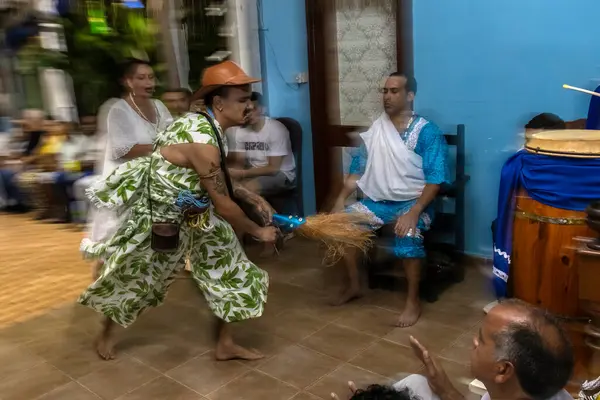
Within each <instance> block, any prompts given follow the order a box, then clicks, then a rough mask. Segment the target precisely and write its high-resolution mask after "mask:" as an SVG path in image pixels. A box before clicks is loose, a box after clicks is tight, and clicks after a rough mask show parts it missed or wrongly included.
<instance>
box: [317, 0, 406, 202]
mask: <svg viewBox="0 0 600 400" xmlns="http://www.w3.org/2000/svg"><path fill="white" fill-rule="evenodd" d="M396 1H397V6H396V26H397V32H396V50H397V58H398V60H397V65H398V70H400V71H404V72H406V73H411V74H412V73H413V70H414V63H413V29H412V26H413V25H412V0H396ZM305 6H306V28H307V29H306V31H307V42H308V76H309V87H310V117H311V127H312V143H313V164H314V171H315V196H316V203H317V209H318V210H322V209H323V207H324V206H326V203H327V197H328V196H329V195H330V194H331V191H332V189H333V190H335V189H336V186H339V183H340V182H335V180H334V177H333V174H332V166H333V163H332V143H333V141H334V140H336V141H337V142H339V141H340V139H341V138H346V139H347V134H348V133H351V132H353V131H355V130H356V129H357V128H358V127H354V126H331V125H329V120H330V119H329V116H328V107H327V104H329V103H328V102H329V100H330V99H329V90H328V88H327V73H328V71H327V68H326V61H325V60H327V61H328V62H337V60H335V59H332V57H331V54H330V55H327V44H326V41H325V40H324V39H323V37H324V36H325V30H326V29H331V27H327V26H326V23H325V18H326V16H327V13H328V12H331V11H332V10H333V7H334V0H305ZM390 72H393V71H390ZM341 140H342V142H344V141H345V142H346V143H345V144H347V145H349V144H350V143H349V140H347V141H346V140H344V139H341Z"/></svg>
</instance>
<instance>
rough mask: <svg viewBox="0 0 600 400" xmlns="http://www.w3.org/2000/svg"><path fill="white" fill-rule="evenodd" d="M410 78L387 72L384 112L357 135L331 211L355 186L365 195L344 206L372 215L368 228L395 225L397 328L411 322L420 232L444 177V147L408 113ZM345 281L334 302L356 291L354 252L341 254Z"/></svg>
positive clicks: (428, 126)
mask: <svg viewBox="0 0 600 400" xmlns="http://www.w3.org/2000/svg"><path fill="white" fill-rule="evenodd" d="M416 91H417V82H416V80H415V79H414V78H413V77H411V76H407V75H405V74H402V73H399V72H395V73H393V74H391V75H390V76H389V77H388V79H387V81H386V82H385V86H384V88H383V89H382V94H383V106H384V109H385V112H384V113H382V115H381V116H380V117H379V118H378V119H377V120H376V121H375V122H374V123H373V125H372V126H371V128H370V129H369V130H368V131H367V132H365V133H362V134H361V135H360V136H361V139H362V142H363V143H362V145H361V146H360V147H359V148H358V149H356V151H355V152H354V154H353V156H352V163H351V165H350V171H349V172H350V174H349V176H348V177H347V179H346V182H345V185H344V188H343V189H342V191H341V193H340V194H339V196H338V198H337V201H336V205H335V207H334V210H335V211H339V210H342V209H343V208H344V203H345V201H346V199H347V198H348V196H349V195H350V194H352V193H353V192H354V191H355V190H356V188H357V187H358V188H359V189H360V190H361V191H362V192H363V194H364V195H365V199H363V200H361V201H360V202H358V203H355V204H353V205H351V206H350V207H349V209H350V210H351V211H354V212H361V213H367V214H370V215H371V216H372V220H373V223H372V224H371V225H372V226H371V227H372V229H374V230H376V229H379V228H381V227H382V226H383V225H386V224H395V228H394V231H395V233H396V237H395V244H394V249H393V250H394V254H395V256H396V257H398V258H400V259H402V260H403V264H404V269H405V271H406V277H407V280H408V298H407V302H406V306H405V309H404V311H403V313H402V315H401V316H400V319H399V321H398V326H402V327H406V326H411V325H413V324H414V323H416V322H417V320H418V318H419V316H420V314H421V308H420V303H419V280H420V269H421V260H422V259H423V258H424V257H425V249H424V247H423V234H424V232H425V231H427V230H428V229H429V226H430V225H431V221H432V218H433V207H432V204H431V203H432V201H433V200H434V199H435V196H436V195H437V193H438V192H439V189H440V185H441V184H443V183H445V182H446V181H447V176H448V174H447V145H446V141H445V139H444V135H443V133H442V131H440V129H439V128H438V127H437V126H436V125H435V124H433V123H432V122H430V121H428V120H426V119H425V118H423V117H421V116H419V115H416V114H415V113H414V112H412V103H413V100H414V98H415V94H416ZM345 264H346V271H347V274H348V278H349V279H348V282H349V284H348V285H347V287H346V288H345V289H344V291H343V292H342V293H341V296H340V298H339V299H338V300H337V301H336V304H343V303H345V302H347V301H350V300H352V299H354V298H357V297H359V296H360V295H361V289H360V283H359V274H358V254H352V253H350V252H348V253H347V256H346V257H345Z"/></svg>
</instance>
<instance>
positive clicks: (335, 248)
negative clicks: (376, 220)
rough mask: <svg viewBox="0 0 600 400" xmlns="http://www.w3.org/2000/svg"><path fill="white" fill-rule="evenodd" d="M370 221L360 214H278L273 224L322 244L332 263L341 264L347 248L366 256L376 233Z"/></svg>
mask: <svg viewBox="0 0 600 400" xmlns="http://www.w3.org/2000/svg"><path fill="white" fill-rule="evenodd" d="M371 222H372V221H371V219H370V218H369V216H368V215H365V214H361V213H351V212H340V213H333V214H316V215H311V216H309V217H306V218H298V217H292V216H288V217H286V216H282V215H279V214H275V215H274V216H273V223H274V224H275V225H277V226H279V227H280V228H284V229H291V230H293V231H294V233H297V234H299V235H300V236H303V237H305V238H307V239H311V240H315V241H319V242H321V243H322V244H323V245H324V246H325V248H326V252H325V259H326V260H327V261H329V264H332V263H335V262H337V261H339V259H340V258H342V257H343V256H344V254H345V253H346V251H347V249H348V248H353V249H355V250H358V251H360V252H362V253H366V252H367V251H368V250H369V248H370V247H371V246H372V244H373V238H374V236H375V235H374V233H373V231H372V230H371V229H368V226H369V224H370V223H371Z"/></svg>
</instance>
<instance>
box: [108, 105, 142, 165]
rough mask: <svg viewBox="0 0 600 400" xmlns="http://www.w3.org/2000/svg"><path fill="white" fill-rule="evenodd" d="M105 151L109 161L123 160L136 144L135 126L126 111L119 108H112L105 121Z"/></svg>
mask: <svg viewBox="0 0 600 400" xmlns="http://www.w3.org/2000/svg"><path fill="white" fill-rule="evenodd" d="M106 131H107V142H106V143H107V150H108V152H109V153H108V154H109V157H110V158H111V160H119V159H121V158H123V156H125V155H126V154H127V153H129V151H130V150H131V149H132V148H133V146H135V145H136V144H138V140H137V137H136V134H135V132H136V126H135V124H134V122H133V121H132V119H131V118H129V116H128V115H127V111H125V110H123V109H122V108H121V107H118V106H113V107H111V109H110V110H109V111H108V116H107V119H106Z"/></svg>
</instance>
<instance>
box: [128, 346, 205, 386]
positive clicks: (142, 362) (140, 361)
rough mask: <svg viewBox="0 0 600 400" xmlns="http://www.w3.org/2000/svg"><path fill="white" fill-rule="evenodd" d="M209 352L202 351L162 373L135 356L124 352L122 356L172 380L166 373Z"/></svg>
mask: <svg viewBox="0 0 600 400" xmlns="http://www.w3.org/2000/svg"><path fill="white" fill-rule="evenodd" d="M211 351H212V350H210V349H208V350H205V351H203V352H202V353H200V354H198V355H196V356H194V357H192V358H190V359H189V360H187V361H184V362H183V363H181V364H179V365H177V366H175V367H173V368H170V369H168V370H166V371H165V372H162V371H161V370H159V369H157V368H155V367H153V366H152V365H150V364H148V363H146V362H144V361H143V360H141V359H139V358H138V357H137V356H135V355H132V354H130V353H125V352H124V353H123V354H126V355H127V356H128V357H130V358H132V359H134V360H135V361H137V362H139V363H140V364H142V365H144V366H146V367H148V368H150V369H152V370H154V371H156V372H158V373H159V374H161V375H163V376H166V377H167V378H170V379H173V378H171V377H170V376H169V375H167V373H168V372H171V371H173V370H175V369H177V368H180V367H182V366H184V365H185V364H187V363H190V362H192V361H194V360H195V359H197V358H199V357H202V356H203V355H205V354H207V353H210V352H211Z"/></svg>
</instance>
